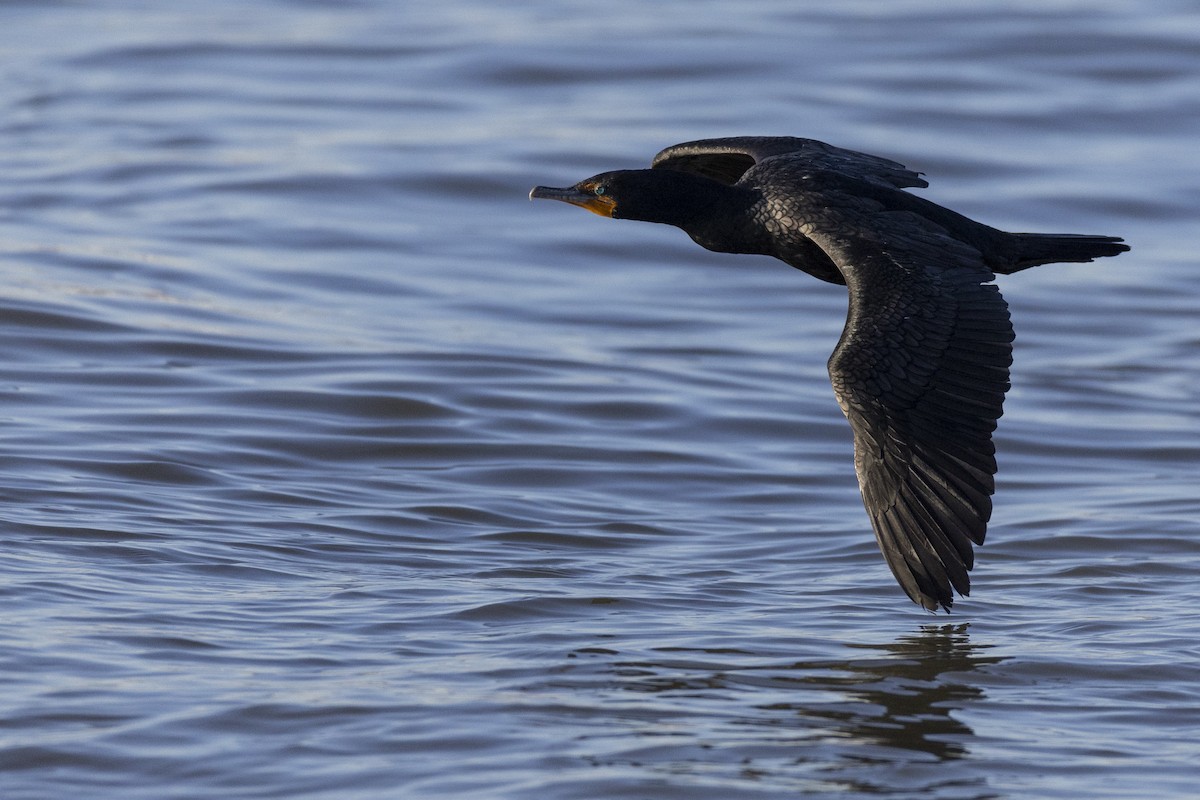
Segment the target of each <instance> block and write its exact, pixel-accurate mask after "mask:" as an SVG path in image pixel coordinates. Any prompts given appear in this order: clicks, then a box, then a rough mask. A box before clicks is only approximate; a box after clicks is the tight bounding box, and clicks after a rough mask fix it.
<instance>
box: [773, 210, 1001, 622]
mask: <svg viewBox="0 0 1200 800" xmlns="http://www.w3.org/2000/svg"><path fill="white" fill-rule="evenodd" d="M798 202H803V203H804V205H805V208H803V209H799V208H798V209H796V210H795V211H796V213H797V214H800V215H802V216H803V217H804V219H805V221H806V230H805V232H806V235H808V236H809V237H810V238H811V239H812V240H813V241H814V242H815V243H816V244H817V245H818V246H820V247H821V248H822V250H824V251H825V252H826V254H827V255H828V256H829V257H830V258H831V259H832V261H833V262H834V263H835V264H836V265H837V267H838V269H839V270H841V272H842V274H843V275H844V276H845V278H846V284H847V288H848V289H849V294H850V303H849V314H848V316H847V320H846V327H845V329H844V330H843V333H842V337H841V339H840V340H839V342H838V346H837V348H836V349H835V350H834V353H833V355H832V357H831V358H830V361H829V374H830V379H831V380H832V382H833V386H834V391H835V393H836V395H837V398H838V402H839V404H840V405H841V407H842V410H843V412H844V413H845V414H846V418H847V420H848V421H849V422H850V427H851V429H852V431H853V433H854V448H855V469H856V472H857V474H858V480H859V487H860V489H861V490H862V496H863V502H864V504H865V506H866V508H867V513H868V516H870V518H871V523H872V527H873V529H874V531H875V536H876V539H877V541H878V543H879V547H880V550H881V551H882V552H883V555H884V557H885V559H886V561H887V563H888V566H889V567H890V568H891V570H892V573H893V574H894V575H895V576H896V580H897V581H898V582H899V583H900V586H901V587H902V588H903V589H904V590H905V592H906V593H907V594H908V595H909V597H911V598H912V599H913V600H914V601H915V602H917V603H919V604H920V605H922V606H924V607H925V608H928V609H930V610H937V609H938V608H939V607H941V608H945V609H947V610H948V609H949V608H950V606H951V605H952V604H953V600H954V593H955V592H957V593H959V594H961V595H966V594H967V593H968V592H969V591H970V577H969V575H968V571H969V570H970V569H971V567H972V565H973V563H974V551H973V545H978V544H982V543H983V540H984V536H985V534H986V531H987V523H988V520H989V519H990V517H991V513H992V501H991V495H992V493H993V492H994V490H995V481H994V477H993V476H994V475H995V473H996V459H995V447H994V445H993V444H992V440H991V437H992V432H993V431H994V430H995V428H996V420H997V419H998V418H999V417H1000V415H1001V414H1002V413H1003V402H1004V394H1005V392H1006V391H1007V390H1008V387H1009V383H1008V368H1009V366H1010V364H1011V362H1012V340H1013V333H1012V325H1011V322H1010V320H1009V315H1008V307H1007V305H1006V304H1005V302H1004V299H1003V298H1002V297H1001V296H1000V293H999V291H998V290H997V289H996V287H995V286H992V285H990V284H989V283H987V282H988V281H990V280H991V279H992V278H993V275H992V273H991V271H990V270H988V268H987V267H986V266H985V265H984V263H983V258H982V256H981V255H980V253H979V252H978V251H977V250H975V249H974V248H972V247H970V246H968V245H966V244H963V243H961V242H958V241H957V240H955V239H953V237H951V236H950V235H949V234H948V233H946V232H945V231H944V230H942V229H941V228H940V227H939V226H938V225H937V224H936V223H934V222H931V221H929V220H925V219H922V218H920V217H918V216H916V215H912V214H897V213H894V212H888V211H886V210H885V209H883V207H882V206H880V205H879V204H878V203H873V202H870V201H868V200H865V199H863V198H862V197H861V196H860V195H855V194H853V193H849V192H835V193H833V194H831V193H830V192H826V193H825V194H822V195H813V196H809V197H806V198H803V199H802V201H798Z"/></svg>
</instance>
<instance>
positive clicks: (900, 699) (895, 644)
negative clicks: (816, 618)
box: [534, 624, 1004, 797]
mask: <svg viewBox="0 0 1200 800" xmlns="http://www.w3.org/2000/svg"><path fill="white" fill-rule="evenodd" d="M850 649H851V650H857V651H859V652H860V653H861V656H858V655H855V654H854V653H848V655H849V656H850V657H848V658H842V659H819V658H818V659H813V660H803V661H791V662H789V661H780V660H779V658H778V657H776V656H762V655H756V654H755V653H752V652H749V651H744V650H737V649H734V650H725V649H699V648H696V649H692V648H680V647H661V648H654V649H651V650H649V651H647V654H646V655H647V656H649V657H646V658H622V657H621V654H620V653H616V652H613V651H609V650H605V649H601V648H585V649H582V650H580V651H577V652H576V653H574V654H573V657H574V658H577V659H580V660H584V661H587V662H590V663H589V664H584V665H579V666H577V667H575V668H573V669H571V670H569V671H568V672H566V673H565V674H564V675H562V676H559V678H558V680H556V681H555V682H554V683H553V684H552V687H540V688H541V689H547V688H553V689H554V690H556V691H562V690H564V689H572V690H574V691H575V692H576V693H578V692H591V693H597V692H599V693H601V694H604V695H605V700H604V702H603V703H593V704H592V705H595V706H602V707H604V708H605V709H607V710H608V712H609V713H610V714H611V716H610V717H609V718H608V719H607V720H605V721H604V722H603V723H602V724H601V725H600V727H602V728H603V730H601V731H599V732H593V733H590V734H588V735H586V736H583V737H581V739H580V742H581V743H586V744H585V745H584V748H583V749H584V751H585V752H586V753H588V755H586V756H584V757H585V758H586V759H587V760H588V761H589V762H590V763H592V764H594V765H597V766H607V767H610V768H611V767H615V766H624V767H625V768H628V769H632V770H641V769H643V768H644V767H645V766H646V765H648V764H653V765H654V766H653V768H652V770H653V771H655V772H658V771H661V772H665V773H669V774H673V775H680V774H687V775H693V776H698V775H705V774H713V773H714V772H715V773H720V772H723V771H726V770H731V769H732V770H736V774H737V775H738V776H740V777H741V778H742V779H745V778H747V777H753V776H755V775H757V776H759V777H760V778H763V779H765V778H767V777H769V778H770V781H771V783H773V784H788V783H791V784H793V785H795V786H796V787H797V788H803V789H805V790H814V789H818V788H820V789H825V790H835V789H836V790H854V791H858V792H864V793H875V792H895V791H896V790H897V789H900V788H907V789H909V790H914V791H916V790H920V789H930V790H932V789H934V788H936V789H938V790H939V791H942V792H945V791H946V790H947V788H948V787H950V786H954V787H956V788H957V789H958V790H962V789H964V788H970V789H971V790H972V794H970V796H972V797H987V796H990V795H989V794H988V793H987V792H986V789H985V786H984V777H983V776H975V775H972V774H970V771H969V770H962V771H959V770H957V769H948V768H947V766H946V763H945V762H951V761H957V760H960V759H964V758H966V757H967V756H968V755H969V753H970V747H971V738H972V735H973V732H972V730H971V729H970V727H968V726H967V725H966V724H965V723H963V722H962V721H961V720H960V719H959V718H958V717H957V716H956V712H957V711H959V710H960V709H962V708H963V707H965V706H967V705H968V704H971V703H977V702H980V701H982V700H984V693H983V692H982V691H981V690H980V689H979V688H977V687H976V686H975V685H974V684H973V683H972V678H971V674H972V673H973V672H975V671H976V670H978V669H980V668H981V667H985V666H988V665H994V664H999V663H1001V662H1002V661H1003V660H1004V659H1002V658H1001V657H999V656H995V655H988V654H987V651H988V650H989V647H988V646H987V645H980V644H974V643H972V642H971V639H970V635H969V631H968V625H967V624H957V625H949V624H948V625H928V626H924V627H922V628H921V629H920V630H919V631H918V632H916V633H911V634H906V635H903V636H900V637H898V638H897V639H895V640H894V641H891V642H887V643H883V644H859V645H852V646H850ZM534 691H538V690H534ZM628 693H633V694H636V695H639V696H641V697H640V699H637V700H635V701H634V702H633V703H628V702H627V701H623V699H622V695H627V694H628ZM576 699H578V698H576ZM697 708H703V709H704V710H705V711H704V713H703V714H697V713H696V709H697ZM589 722H590V724H591V725H593V726H596V725H597V724H598V721H597V719H596V718H592V719H590V720H589ZM600 743H603V745H602V746H601V744H600ZM598 751H602V752H603V753H604V755H603V756H601V755H598V754H597V752H598ZM898 776H899V777H898ZM898 780H900V781H903V784H904V785H903V786H898V785H897V781H898ZM976 789H978V790H979V792H978V793H974V790H976Z"/></svg>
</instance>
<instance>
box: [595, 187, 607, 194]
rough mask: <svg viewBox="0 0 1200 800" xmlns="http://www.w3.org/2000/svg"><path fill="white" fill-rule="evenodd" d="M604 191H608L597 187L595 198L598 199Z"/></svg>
mask: <svg viewBox="0 0 1200 800" xmlns="http://www.w3.org/2000/svg"><path fill="white" fill-rule="evenodd" d="M606 191H608V190H607V189H605V188H604V187H603V186H597V187H596V196H597V197H599V196H600V195H602V194H604V193H605V192H606Z"/></svg>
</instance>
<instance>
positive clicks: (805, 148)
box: [651, 136, 929, 189]
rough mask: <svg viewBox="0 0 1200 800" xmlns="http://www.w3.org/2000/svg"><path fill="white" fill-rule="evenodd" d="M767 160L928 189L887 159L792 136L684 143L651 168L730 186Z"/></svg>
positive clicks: (664, 153) (913, 174) (899, 186)
mask: <svg viewBox="0 0 1200 800" xmlns="http://www.w3.org/2000/svg"><path fill="white" fill-rule="evenodd" d="M768 158H786V159H789V160H792V161H795V162H797V164H798V165H803V166H805V167H808V168H811V169H814V170H829V171H833V172H838V173H841V174H843V175H848V176H852V177H855V178H858V179H860V180H867V181H871V182H873V183H878V184H883V185H886V186H890V187H894V188H897V189H902V188H904V187H908V186H918V187H923V186H928V185H929V184H928V183H927V182H926V181H925V179H924V178H922V177H921V175H920V173H918V172H914V171H913V170H910V169H908V168H907V167H905V166H904V165H903V164H899V163H897V162H895V161H892V160H890V159H887V158H881V157H879V156H873V155H870V154H868V153H860V152H858V151H856V150H847V149H845V148H842V147H835V146H833V145H831V144H826V143H825V142H819V141H817V140H816V139H801V138H798V137H795V136H731V137H726V138H723V139H699V140H697V141H694V142H683V143H682V144H677V145H672V146H671V147H668V148H666V149H665V150H662V151H661V152H660V153H658V155H656V156H655V157H654V160H653V161H652V162H651V166H652V167H653V168H655V169H673V170H678V171H681V172H694V173H697V174H699V175H704V176H706V177H709V178H712V179H714V180H717V181H720V182H721V183H726V184H733V183H737V182H738V181H739V180H740V179H741V177H742V175H744V174H745V173H746V171H747V170H749V169H750V168H751V167H753V166H755V165H756V164H758V163H760V162H762V161H765V160H767V159H768Z"/></svg>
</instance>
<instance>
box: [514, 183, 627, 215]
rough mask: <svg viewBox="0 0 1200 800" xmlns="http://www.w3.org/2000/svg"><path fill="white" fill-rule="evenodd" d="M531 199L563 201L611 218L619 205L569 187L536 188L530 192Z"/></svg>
mask: <svg viewBox="0 0 1200 800" xmlns="http://www.w3.org/2000/svg"><path fill="white" fill-rule="evenodd" d="M529 199H530V200H561V201H562V202H564V203H570V204H571V205H573V206H579V207H580V208H586V209H587V210H588V211H591V212H592V213H593V214H599V215H600V216H602V217H611V216H612V215H613V211H615V210H616V208H617V204H616V203H614V202H613V200H612V198H610V197H604V196H600V195H596V194H593V193H592V192H587V191H584V190H582V189H580V188H579V187H577V186H568V187H567V188H565V189H557V188H555V187H553V186H535V187H533V189H531V190H530V192H529Z"/></svg>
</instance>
